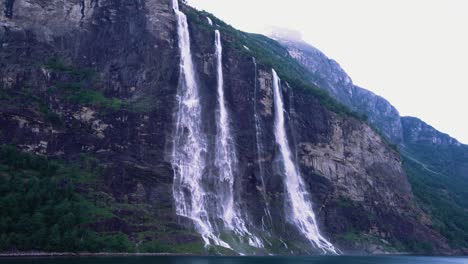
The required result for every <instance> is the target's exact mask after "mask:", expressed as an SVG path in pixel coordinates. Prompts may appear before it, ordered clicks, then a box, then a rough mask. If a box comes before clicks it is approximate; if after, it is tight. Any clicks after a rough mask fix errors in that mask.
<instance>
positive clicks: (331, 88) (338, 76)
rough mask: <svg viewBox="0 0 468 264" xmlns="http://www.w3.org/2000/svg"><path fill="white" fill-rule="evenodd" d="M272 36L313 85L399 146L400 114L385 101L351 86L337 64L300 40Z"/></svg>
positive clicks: (281, 34) (400, 138)
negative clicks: (366, 120) (303, 67)
mask: <svg viewBox="0 0 468 264" xmlns="http://www.w3.org/2000/svg"><path fill="white" fill-rule="evenodd" d="M272 35H273V38H275V39H276V40H278V41H279V42H280V43H281V44H282V45H284V46H285V47H286V48H287V49H288V51H289V53H290V54H291V56H292V57H294V58H295V59H296V60H297V61H299V62H300V63H301V64H302V65H304V66H305V67H306V68H307V69H308V70H309V72H310V74H311V79H312V82H314V83H315V84H316V85H317V86H318V87H320V88H322V89H325V90H326V91H327V92H328V93H329V94H330V95H332V96H333V97H334V98H336V99H337V100H338V101H340V102H341V103H343V104H345V105H346V106H348V107H350V108H351V109H353V110H354V111H357V112H359V113H361V114H363V115H365V116H366V117H367V118H368V120H369V122H370V123H371V124H372V125H374V126H375V127H376V128H378V129H379V131H381V132H382V133H383V135H384V136H385V137H387V138H388V139H389V140H390V141H391V142H392V143H394V144H399V143H401V142H402V138H403V130H402V124H401V120H400V114H399V113H398V111H397V110H396V109H395V107H393V106H392V105H391V104H390V103H389V102H388V101H387V100H385V99H384V98H382V97H380V96H378V95H376V94H374V93H372V92H371V91H368V90H366V89H363V88H360V87H358V86H356V85H354V84H353V82H352V80H351V78H350V77H349V76H348V75H347V74H346V72H344V70H343V69H342V68H341V67H340V65H339V64H338V63H337V62H336V61H334V60H332V59H330V58H328V57H327V56H325V54H323V53H322V52H321V51H319V50H318V49H316V48H314V47H312V46H311V45H309V44H307V43H305V42H303V41H301V40H291V39H289V38H288V36H287V35H284V34H283V33H282V32H281V31H278V32H276V33H273V34H272Z"/></svg>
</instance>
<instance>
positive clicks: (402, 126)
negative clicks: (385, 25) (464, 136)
mask: <svg viewBox="0 0 468 264" xmlns="http://www.w3.org/2000/svg"><path fill="white" fill-rule="evenodd" d="M273 37H274V38H275V39H277V40H278V41H279V42H280V43H281V44H282V45H283V46H285V47H286V48H287V49H288V51H289V53H290V54H291V56H292V57H294V58H295V59H296V60H298V62H300V63H301V64H302V65H303V66H305V67H306V68H307V69H308V70H309V75H310V76H311V79H312V81H313V82H314V83H315V84H317V85H318V86H319V87H321V88H323V89H324V90H326V91H327V92H328V93H329V94H330V95H332V96H333V97H334V98H336V99H337V100H339V101H340V102H342V103H343V104H345V105H347V106H349V107H351V108H352V109H354V110H355V111H357V112H359V113H360V114H362V115H365V116H367V117H368V121H369V122H370V123H371V124H372V125H373V126H375V128H377V129H378V130H379V131H380V133H381V134H382V135H384V136H385V137H386V138H387V139H388V140H389V141H390V142H391V143H393V144H395V145H398V147H399V149H400V151H401V153H402V155H403V158H404V167H405V170H406V172H407V174H408V176H409V178H410V182H411V184H412V186H413V189H414V192H415V194H416V196H417V197H418V201H419V203H420V204H421V206H422V207H423V209H424V210H425V211H426V212H427V213H428V214H429V215H430V216H431V218H432V219H433V220H434V221H435V222H436V228H437V229H438V230H439V231H440V232H442V234H443V235H444V236H445V237H446V238H447V239H448V240H450V241H451V242H450V243H451V244H452V246H454V247H456V248H465V249H464V250H466V248H467V245H468V239H467V236H466V233H467V230H468V229H467V226H466V224H465V223H467V222H468V215H467V214H466V212H467V210H468V207H467V204H466V203H465V202H464V201H466V200H467V199H468V195H467V192H466V191H465V188H464V187H462V186H466V179H467V178H468V146H466V145H462V144H460V143H459V142H458V141H457V140H456V139H453V138H451V137H450V136H449V135H447V134H444V133H441V132H439V131H437V130H436V129H434V128H433V127H431V126H429V125H427V124H426V123H424V122H423V121H421V120H419V119H417V118H413V117H400V115H399V113H398V111H397V110H396V109H395V108H394V107H393V106H392V105H391V104H390V103H389V102H388V101H386V100H385V99H384V98H382V97H380V96H377V95H375V94H373V93H372V92H370V91H368V90H365V89H362V88H360V87H357V86H355V85H353V83H352V81H351V79H350V77H349V76H348V75H347V74H346V73H345V72H344V71H343V69H341V67H340V66H339V65H338V64H337V63H336V62H335V61H334V60H332V59H329V58H328V57H326V56H325V55H324V54H323V53H322V52H320V51H319V50H317V49H316V48H314V47H312V46H311V45H309V44H307V43H304V42H302V41H301V40H300V39H297V38H292V37H291V34H289V33H288V32H287V31H283V30H278V31H277V32H275V33H274V34H273Z"/></svg>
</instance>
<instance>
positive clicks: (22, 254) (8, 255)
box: [0, 252, 195, 259]
mask: <svg viewBox="0 0 468 264" xmlns="http://www.w3.org/2000/svg"><path fill="white" fill-rule="evenodd" d="M127 256H128V257H146V256H153V257H154V256H195V255H192V254H174V253H114V252H99V253H91V252H76V253H75V252H4V253H0V259H1V258H22V257H127Z"/></svg>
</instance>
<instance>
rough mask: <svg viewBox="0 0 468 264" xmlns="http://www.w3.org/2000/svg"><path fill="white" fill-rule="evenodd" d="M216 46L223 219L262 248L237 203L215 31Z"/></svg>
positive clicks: (234, 161) (220, 51)
mask: <svg viewBox="0 0 468 264" xmlns="http://www.w3.org/2000/svg"><path fill="white" fill-rule="evenodd" d="M215 47H216V63H217V82H218V87H217V92H218V107H219V109H218V112H217V115H216V121H217V122H216V153H215V154H216V156H215V166H216V167H217V168H218V171H219V180H220V186H219V188H217V190H218V192H219V195H218V197H220V198H221V202H222V204H221V206H222V208H221V209H222V210H221V211H222V216H221V217H222V219H223V221H224V224H225V227H226V228H228V229H230V230H233V231H234V232H235V233H237V235H239V236H242V237H247V238H248V239H249V244H250V245H251V246H254V247H263V243H262V242H261V240H260V239H259V238H258V237H256V236H255V235H253V234H252V233H251V232H249V230H248V229H247V226H246V223H245V221H244V220H243V219H242V217H241V215H240V213H239V211H238V208H237V205H236V204H235V203H234V175H235V171H234V170H235V168H236V167H237V157H236V150H235V145H234V140H233V138H232V135H231V128H230V124H229V120H230V118H229V113H228V111H227V108H226V100H225V96H224V76H223V64H222V63H223V46H222V43H221V34H220V33H219V31H218V30H216V31H215Z"/></svg>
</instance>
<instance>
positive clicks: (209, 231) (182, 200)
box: [172, 0, 230, 248]
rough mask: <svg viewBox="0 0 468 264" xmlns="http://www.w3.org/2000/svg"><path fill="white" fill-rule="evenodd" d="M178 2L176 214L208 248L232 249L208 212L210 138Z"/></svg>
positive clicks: (183, 19)
mask: <svg viewBox="0 0 468 264" xmlns="http://www.w3.org/2000/svg"><path fill="white" fill-rule="evenodd" d="M177 1H178V0H173V2H172V3H173V9H174V12H175V14H176V16H177V33H178V40H179V51H180V75H179V85H178V95H177V99H178V111H177V119H176V128H175V131H174V143H173V150H172V165H173V167H174V173H175V176H174V183H173V196H174V202H175V208H176V214H177V215H180V216H184V217H187V218H190V219H191V220H192V221H193V223H194V224H195V228H196V230H197V231H198V232H199V233H200V234H201V236H202V238H203V240H204V242H205V245H207V246H208V245H210V244H211V242H213V243H214V244H215V245H219V246H223V247H226V248H230V246H229V245H228V244H227V243H225V242H224V241H222V240H221V239H219V238H218V237H217V236H216V235H215V234H214V230H213V227H212V225H211V223H210V220H209V215H208V210H207V208H206V199H208V197H207V195H208V194H207V193H206V192H205V190H204V188H203V185H202V178H203V174H204V173H203V172H204V170H205V167H206V161H205V154H206V151H207V146H208V143H207V138H206V135H205V134H204V133H203V130H202V127H201V122H200V120H201V104H200V97H199V91H198V84H197V82H196V80H195V70H194V66H193V60H192V54H191V50H190V36H189V30H188V24H187V17H186V16H185V14H184V13H182V12H181V11H179V5H178V2H177Z"/></svg>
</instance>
